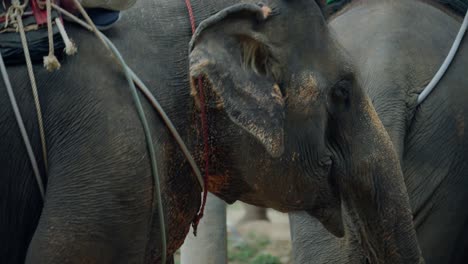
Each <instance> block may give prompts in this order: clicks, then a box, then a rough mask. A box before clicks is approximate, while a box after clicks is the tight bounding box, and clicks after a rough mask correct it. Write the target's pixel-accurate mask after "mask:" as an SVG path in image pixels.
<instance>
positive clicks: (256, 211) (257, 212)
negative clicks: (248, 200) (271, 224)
mask: <svg viewBox="0 0 468 264" xmlns="http://www.w3.org/2000/svg"><path fill="white" fill-rule="evenodd" d="M243 206H244V211H245V214H244V216H243V217H242V219H241V220H239V224H242V223H246V222H250V221H257V220H263V221H270V219H269V218H268V216H267V209H266V208H261V207H257V206H253V205H249V204H244V205H243Z"/></svg>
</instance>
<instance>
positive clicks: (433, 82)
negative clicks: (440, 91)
mask: <svg viewBox="0 0 468 264" xmlns="http://www.w3.org/2000/svg"><path fill="white" fill-rule="evenodd" d="M467 27H468V11H467V12H466V14H465V18H464V19H463V23H462V25H461V27H460V30H459V31H458V34H457V37H456V38H455V41H454V42H453V44H452V48H451V49H450V52H449V54H448V55H447V57H446V58H445V60H444V63H443V64H442V66H440V68H439V70H438V71H437V73H436V74H435V75H434V77H433V78H432V80H431V82H430V83H429V84H428V85H427V86H426V88H424V90H423V91H422V92H421V94H419V96H418V105H419V104H421V103H422V102H423V101H424V100H426V98H427V97H428V96H429V94H430V93H431V92H432V90H434V88H435V87H436V85H437V84H438V83H439V81H440V79H442V77H443V76H444V74H445V72H446V71H447V69H448V67H449V66H450V64H451V63H452V61H453V58H454V57H455V54H456V53H457V51H458V48H459V47H460V43H461V41H462V39H463V36H464V35H465V32H466V28H467Z"/></svg>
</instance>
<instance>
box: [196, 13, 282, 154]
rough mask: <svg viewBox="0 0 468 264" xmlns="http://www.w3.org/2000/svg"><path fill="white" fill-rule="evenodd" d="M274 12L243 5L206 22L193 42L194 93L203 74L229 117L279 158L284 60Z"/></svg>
mask: <svg viewBox="0 0 468 264" xmlns="http://www.w3.org/2000/svg"><path fill="white" fill-rule="evenodd" d="M270 11H271V10H270V9H269V8H268V7H266V6H262V5H253V4H238V5H234V6H231V7H229V8H227V9H225V10H222V11H220V12H219V13H218V14H216V15H214V16H212V17H210V18H208V19H207V20H205V21H203V22H202V23H201V24H200V26H199V27H198V29H197V31H196V32H195V34H194V36H193V38H192V41H191V43H190V79H191V83H192V94H197V89H196V88H195V84H196V81H195V80H197V79H198V78H199V77H202V78H203V79H204V81H205V83H208V84H209V85H207V87H206V88H207V89H212V91H211V92H212V93H214V94H215V95H216V96H217V97H218V98H219V99H220V100H221V102H222V104H221V105H222V106H223V109H224V111H225V112H226V114H227V116H228V117H229V118H230V119H231V121H232V122H233V123H235V124H236V125H238V126H240V127H241V128H243V129H244V130H245V131H247V132H248V133H250V134H251V135H253V136H254V137H255V138H256V139H257V140H258V141H260V142H261V143H262V144H263V145H264V146H265V148H266V150H267V151H268V152H269V153H270V154H271V155H272V156H274V157H278V156H280V155H281V154H282V152H283V148H284V143H283V141H284V139H283V138H284V130H283V126H284V118H285V113H284V99H283V95H282V93H281V90H280V88H279V86H278V85H277V81H276V80H275V79H276V78H277V77H278V76H279V69H280V68H279V64H278V63H277V62H276V61H275V59H274V58H273V55H272V51H271V49H270V48H269V45H268V43H269V41H268V38H267V37H266V34H262V32H261V31H262V28H264V27H267V26H268V25H267V18H268V15H269V14H270V13H269V12H270Z"/></svg>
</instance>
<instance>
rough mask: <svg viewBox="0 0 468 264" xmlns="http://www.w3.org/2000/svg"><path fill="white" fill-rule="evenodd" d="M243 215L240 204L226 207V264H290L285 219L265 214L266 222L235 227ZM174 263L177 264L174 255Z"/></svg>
mask: <svg viewBox="0 0 468 264" xmlns="http://www.w3.org/2000/svg"><path fill="white" fill-rule="evenodd" d="M243 214H244V209H243V206H242V203H240V202H238V203H235V204H233V205H229V206H228V207H227V230H228V263H229V264H291V263H292V259H291V254H290V252H291V242H290V234H289V221H288V215H287V214H283V213H279V212H277V211H274V210H268V218H269V219H270V222H267V221H253V222H247V223H243V224H241V225H238V222H239V220H240V219H241V218H242V216H243ZM175 262H176V264H180V256H179V255H178V254H176V255H175ZM183 264H189V263H183Z"/></svg>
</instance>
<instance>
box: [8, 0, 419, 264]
mask: <svg viewBox="0 0 468 264" xmlns="http://www.w3.org/2000/svg"><path fill="white" fill-rule="evenodd" d="M192 2H193V6H194V14H195V17H196V19H197V21H202V20H204V19H206V18H208V17H209V16H211V15H213V14H215V13H216V12H218V11H220V10H222V9H223V8H228V7H230V6H231V5H232V4H234V3H237V2H238V1H234V0H230V1H228V0H226V1H219V0H203V1H192ZM243 2H254V1H243ZM255 2H256V1H255ZM266 4H268V6H269V7H270V8H271V9H272V10H273V12H272V13H271V16H270V17H268V18H267V19H266V20H265V19H264V14H263V12H262V10H261V9H260V7H258V6H254V7H253V8H252V6H251V7H250V11H249V10H247V7H246V6H244V7H243V8H241V9H238V10H237V11H236V12H234V13H232V14H231V15H229V16H227V17H224V18H221V19H219V20H217V21H216V22H214V23H212V24H211V25H209V26H208V27H206V28H205V29H204V30H203V31H202V32H199V33H200V34H199V35H198V37H197V39H196V41H195V42H194V46H193V48H192V49H191V51H190V54H189V52H188V43H189V40H190V35H191V32H190V24H189V19H188V13H187V10H186V7H185V5H184V3H183V1H174V0H164V1H162V0H160V1H149V0H148V1H142V2H140V3H139V4H137V6H136V7H134V8H133V9H132V10H131V11H129V12H128V13H127V14H126V16H125V17H126V18H125V19H124V20H123V21H122V22H121V23H120V26H119V27H117V28H115V30H114V31H111V32H110V33H109V36H110V38H111V39H113V40H114V41H115V43H116V45H117V47H119V48H120V50H121V51H122V53H123V56H124V57H125V58H126V59H127V62H128V64H129V65H130V66H131V67H132V68H133V69H134V70H135V72H137V73H139V75H140V76H141V78H142V79H143V80H144V81H145V83H147V84H148V85H149V87H151V89H152V92H153V93H154V95H155V96H156V98H158V99H159V100H160V102H161V104H162V106H163V107H164V109H166V111H167V113H168V115H169V116H170V117H171V119H172V120H173V122H174V123H175V126H176V127H177V128H178V130H179V131H180V133H181V135H182V137H183V139H185V141H186V142H187V144H188V146H189V148H190V149H191V150H193V153H194V155H195V157H196V159H197V161H198V164H199V165H202V164H203V159H202V157H203V155H202V150H203V144H202V137H201V129H200V128H199V127H200V125H199V116H200V115H199V107H200V105H199V103H200V100H198V98H199V97H198V96H197V91H198V90H197V89H195V88H194V87H192V88H191V87H190V85H189V83H190V81H191V80H193V79H194V78H196V77H198V76H199V75H202V76H204V77H205V82H206V88H205V94H206V102H207V106H208V107H207V109H208V110H207V112H208V121H209V134H210V146H211V156H210V160H211V166H210V177H209V179H208V189H209V190H210V191H211V192H212V193H214V194H216V195H218V196H219V197H221V198H223V199H224V200H225V201H227V202H234V201H236V200H242V201H244V202H247V203H252V204H255V205H258V206H265V207H272V208H275V209H277V210H281V211H292V210H306V211H307V212H308V213H309V214H311V215H313V216H315V217H317V218H318V219H320V220H321V221H322V223H324V225H326V226H327V228H328V229H329V230H330V231H331V232H333V233H334V234H336V235H342V234H343V226H342V220H341V210H340V208H341V204H340V201H341V199H340V196H345V197H347V198H348V199H343V201H344V203H345V205H347V204H351V205H353V206H355V207H354V208H355V209H356V210H355V211H354V213H356V215H359V216H361V217H362V219H365V220H366V221H372V226H369V227H368V229H366V231H367V232H368V233H369V235H370V237H369V243H373V244H375V243H376V242H377V241H382V240H383V239H385V240H386V241H388V243H387V244H386V245H385V247H378V248H376V250H378V251H379V253H382V254H383V256H385V257H386V258H388V259H389V260H391V261H393V263H400V262H401V259H402V256H404V258H405V259H413V260H418V259H419V257H420V250H419V247H418V246H417V243H416V237H415V233H414V232H413V231H412V230H413V227H412V223H411V215H410V209H409V203H408V198H407V196H406V191H405V188H404V184H403V177H402V173H401V169H400V166H399V161H398V159H397V156H396V154H395V151H394V149H393V147H392V145H391V143H390V139H389V137H388V134H387V133H386V131H385V130H384V129H383V126H382V124H381V122H380V120H379V119H378V118H377V114H376V112H375V110H374V108H373V106H372V105H371V102H370V100H369V99H368V97H367V96H366V95H365V94H364V92H363V90H362V89H361V86H360V82H359V79H357V78H355V77H356V76H355V74H354V71H353V67H352V66H351V65H350V64H349V63H348V61H347V59H346V58H345V57H344V56H342V53H341V51H340V48H339V47H338V46H337V44H336V43H335V41H334V40H333V38H331V37H330V35H329V32H328V31H327V28H326V26H325V22H324V20H323V18H322V16H321V14H320V9H319V7H318V6H317V5H316V3H315V2H313V1H310V0H289V1H285V0H268V1H266ZM230 10H231V11H232V10H233V9H232V8H231V9H230ZM263 11H265V14H268V12H267V11H268V10H267V9H264V10H263ZM211 21H213V20H211ZM69 33H70V35H71V36H72V37H73V38H74V39H75V41H76V42H77V43H78V44H79V48H80V53H79V55H78V56H75V57H72V58H67V59H66V60H65V61H64V62H63V65H62V70H61V71H59V72H56V73H52V74H49V73H46V72H45V70H44V69H43V68H42V67H41V66H40V65H37V66H36V67H35V71H36V76H37V80H38V84H39V87H40V98H41V102H42V106H43V113H44V119H45V129H46V136H47V144H48V151H49V157H48V158H49V165H50V166H49V171H48V179H47V194H46V197H45V204H44V207H43V208H42V203H41V200H40V197H39V194H38V190H37V186H36V183H35V180H34V177H33V175H32V172H31V170H30V165H29V161H28V158H27V156H26V154H25V150H24V145H23V142H22V140H21V138H20V136H19V133H18V129H17V125H16V123H15V120H14V117H13V114H12V110H11V107H10V106H9V102H8V99H7V96H6V94H5V89H3V88H4V87H3V86H2V87H1V88H2V89H0V93H1V94H0V100H1V101H0V118H1V125H2V128H1V131H2V137H0V140H1V144H0V146H1V150H0V153H1V154H0V168H1V172H0V173H1V174H0V175H1V177H0V188H1V191H0V195H1V199H0V201H1V203H0V228H1V229H0V233H1V234H2V235H1V240H0V241H1V242H0V243H1V245H0V250H1V251H0V258H1V259H0V262H2V263H22V262H23V260H24V259H25V260H26V263H34V264H40V263H48V264H50V263H52V264H53V263H99V264H101V263H145V262H146V263H159V262H160V258H161V255H162V252H161V251H160V241H159V238H160V237H159V234H160V232H159V230H158V223H157V220H156V219H157V216H153V217H152V219H153V220H154V221H153V222H150V217H151V215H150V212H151V209H152V207H154V206H155V205H156V202H155V201H153V200H152V197H153V184H152V178H151V173H150V164H149V160H148V155H147V148H146V145H145V140H144V136H143V132H142V129H141V124H140V121H139V119H138V116H137V114H136V110H135V106H134V103H133V102H132V99H131V96H130V92H129V90H128V87H127V83H126V80H125V79H124V77H123V75H122V73H121V71H120V70H119V68H118V66H117V65H116V64H115V63H113V61H112V59H111V57H110V56H109V53H108V52H107V51H106V50H105V49H104V48H103V47H101V45H100V44H99V43H98V41H97V40H95V39H94V37H93V36H91V34H90V33H88V32H86V31H84V30H82V29H78V28H77V27H70V30H69ZM9 72H10V75H11V77H12V82H13V83H14V84H15V93H16V95H17V97H18V99H19V101H21V102H22V107H21V110H22V113H23V115H24V119H25V120H26V126H27V128H28V131H30V134H31V135H33V137H32V142H33V145H34V147H35V152H36V155H37V156H38V157H40V156H41V155H40V153H41V151H40V144H39V139H38V136H37V126H36V122H35V114H34V113H35V112H34V108H33V104H32V100H31V95H30V87H29V82H28V80H27V78H26V77H25V76H26V68H25V67H24V66H16V67H10V68H9ZM188 74H190V76H189V75H188ZM190 93H192V94H193V95H192V96H191V94H190ZM144 107H145V110H146V113H147V116H148V120H149V123H150V124H151V129H152V131H153V135H154V138H153V143H154V145H155V148H156V149H157V155H158V157H157V160H158V165H159V172H160V177H161V183H162V194H163V197H164V200H163V204H164V210H165V212H166V223H167V229H168V230H167V231H168V232H167V234H168V251H167V252H165V254H167V255H168V256H171V255H172V254H173V253H174V252H175V250H176V249H177V248H178V247H179V246H180V245H181V243H182V242H183V240H184V238H185V235H186V234H187V232H188V231H189V226H190V222H191V221H192V219H193V218H194V216H195V213H196V211H197V209H198V207H199V204H200V202H199V201H200V188H199V187H198V184H197V182H196V179H195V178H194V177H193V176H192V174H191V171H190V168H189V166H188V165H187V163H186V162H185V159H184V157H183V156H182V154H181V152H180V150H179V149H178V147H177V146H176V145H175V143H174V140H173V139H172V137H171V136H170V135H169V133H168V132H167V130H166V128H165V126H164V125H163V123H162V122H161V119H160V118H159V116H158V115H157V114H156V113H155V112H154V111H153V109H152V108H151V107H150V106H149V105H148V104H147V103H145V106H144ZM39 162H40V164H42V158H41V159H39ZM383 187H385V188H383ZM390 231H392V232H390Z"/></svg>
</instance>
